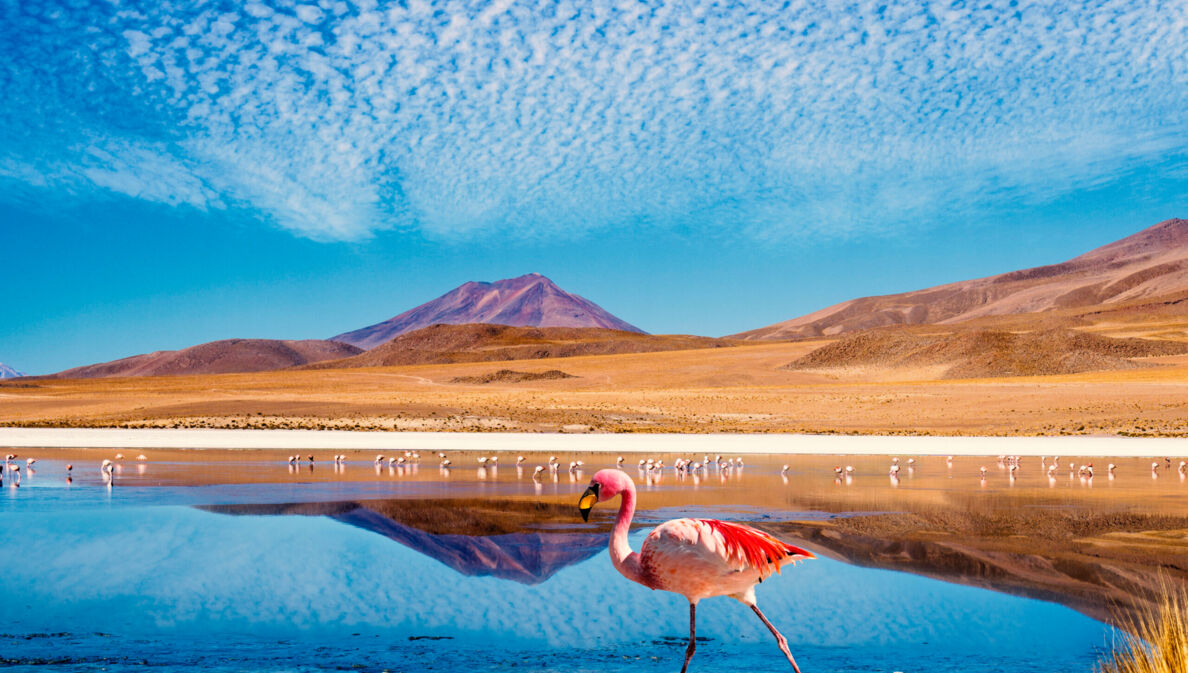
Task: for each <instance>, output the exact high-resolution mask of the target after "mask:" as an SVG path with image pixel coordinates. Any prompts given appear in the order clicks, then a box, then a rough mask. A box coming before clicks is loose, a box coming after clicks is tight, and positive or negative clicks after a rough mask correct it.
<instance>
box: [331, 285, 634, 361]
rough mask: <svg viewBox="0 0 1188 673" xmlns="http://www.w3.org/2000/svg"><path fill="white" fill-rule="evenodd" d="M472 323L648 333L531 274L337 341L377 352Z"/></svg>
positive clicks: (454, 294)
mask: <svg viewBox="0 0 1188 673" xmlns="http://www.w3.org/2000/svg"><path fill="white" fill-rule="evenodd" d="M471 323H489V324H495V325H516V326H520V327H601V328H605V329H612V330H621V331H625V332H641V333H642V332H643V330H641V329H639V328H638V327H636V326H634V325H630V324H628V323H626V322H623V321H622V320H619V319H618V318H616V317H615V316H613V315H611V314H610V313H608V312H607V311H605V310H604V309H603V308H602V307H601V306H599V305H597V304H595V303H594V302H592V301H590V300H588V299H585V298H584V297H579V296H578V295H576V294H570V293H568V292H566V291H565V290H562V289H561V288H559V287H557V285H556V284H555V283H554V282H553V281H551V280H549V279H548V278H545V277H544V276H542V275H540V274H539V273H530V274H527V275H525V276H520V277H518V278H506V279H504V280H497V281H495V282H493V283H480V282H473V281H472V282H469V283H465V284H463V285H460V286H458V287H457V288H454V289H453V290H451V291H450V292H447V293H446V294H443V295H442V296H440V297H438V298H437V299H434V300H433V301H431V302H428V303H425V304H422V305H420V306H418V307H416V308H414V309H411V310H408V311H405V312H404V313H401V314H400V315H398V316H396V317H394V318H391V319H389V320H385V321H384V322H381V323H378V324H375V325H370V326H368V327H364V328H362V329H357V330H354V331H352V332H347V333H345V334H339V335H338V336H336V337H334V338H333V339H334V341H342V342H344V343H349V344H354V345H355V346H359V347H360V348H374V347H376V346H378V345H380V344H382V343H386V342H388V341H390V340H392V339H394V338H395V337H398V336H400V335H401V334H407V333H408V332H412V331H415V330H418V329H421V328H422V327H428V326H430V325H437V324H446V325H464V324H471Z"/></svg>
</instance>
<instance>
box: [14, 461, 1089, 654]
mask: <svg viewBox="0 0 1188 673" xmlns="http://www.w3.org/2000/svg"><path fill="white" fill-rule="evenodd" d="M32 485H33V484H26V485H25V486H22V488H21V489H19V490H18V489H12V488H11V487H10V486H7V485H6V486H5V487H4V492H3V493H0V518H2V520H3V526H0V569H2V578H3V588H2V589H0V662H2V663H3V664H4V665H5V666H6V670H13V671H23V670H30V671H34V670H36V671H44V670H47V669H48V670H70V671H100V670H103V671H125V670H136V671H140V670H146V669H147V670H153V671H198V670H201V671H323V670H361V671H384V670H387V671H421V670H433V671H445V672H463V671H465V672H467V673H472V672H477V671H505V670H517V671H542V672H543V671H550V672H558V673H560V672H563V671H566V672H572V671H600V672H605V671H676V670H679V668H680V664H681V661H682V659H683V654H684V646H685V638H686V636H687V624H688V622H687V615H688V612H687V610H688V608H687V603H685V602H684V599H682V598H681V597H679V596H675V595H672V594H667V593H663V592H654V591H650V590H648V589H646V588H643V587H641V586H638V585H636V584H633V583H630V582H628V581H626V580H624V579H623V578H622V577H620V576H619V575H618V574H617V573H616V572H615V570H614V568H613V567H612V566H611V564H610V562H609V559H608V557H607V555H606V553H605V552H599V553H596V554H595V555H594V556H592V557H590V558H588V559H587V560H583V561H580V562H577V563H574V564H572V565H568V566H564V567H561V568H560V569H559V570H556V572H555V573H554V574H551V575H550V576H548V578H547V579H545V580H544V581H542V582H540V583H537V584H527V583H521V582H517V581H511V580H507V579H499V578H497V577H493V576H471V575H465V574H462V573H461V572H459V570H456V569H455V568H454V567H451V566H450V565H447V563H445V562H442V561H440V560H437V559H435V558H431V557H430V556H428V555H426V553H422V552H421V551H418V550H417V549H414V548H412V547H410V546H406V544H401V543H399V542H397V541H395V540H393V539H390V538H389V537H385V536H384V535H381V534H377V533H376V532H373V531H371V530H367V529H364V528H361V527H359V526H357V525H351V524H350V523H349V522H345V521H342V520H338V519H335V518H331V517H327V516H254V515H236V516H231V515H227V514H222V513H214V512H209V511H203V510H199V509H196V508H194V507H191V506H190V505H191V504H194V503H195V502H203V503H205V502H209V501H210V500H211V498H209V497H206V496H209V495H210V493H209V491H203V490H202V489H201V488H194V489H185V488H182V487H171V489H170V490H165V489H148V488H144V489H134V488H125V489H120V488H116V489H113V490H112V491H110V492H109V491H107V490H106V489H104V488H102V487H97V486H91V485H86V486H78V485H75V486H73V487H72V488H71V489H70V490H66V489H63V488H60V487H53V488H51V487H49V486H44V487H39V488H35V489H34V488H28V486H32ZM235 488H243V487H235ZM265 490H267V489H265ZM235 495H236V494H235V492H234V489H232V490H231V492H228V491H221V492H220V493H219V497H218V498H214V500H219V501H227V500H228V499H231V500H234V497H233V496H235ZM275 495H277V494H276V493H273V494H272V495H270V496H269V497H267V498H265V500H267V501H271V500H272V499H273V498H272V496H275ZM306 495H308V493H307V494H306ZM150 503H152V504H150ZM179 503H181V504H179ZM641 535H642V533H640V534H636V536H635V544H636V545H637V546H638V543H639V541H640V539H641ZM758 595H759V601H760V606H761V607H763V608H764V610H765V611H766V613H767V615H768V616H769V618H770V619H771V620H772V621H773V622H774V623H775V624H776V625H777V626H779V627H780V628H781V629H782V630H783V631H784V634H785V635H786V636H787V638H788V641H789V643H790V646H791V649H792V652H793V654H795V655H796V657H797V660H798V662H799V663H800V665H801V668H802V670H803V671H804V672H805V673H824V672H827V671H829V672H842V671H888V672H889V671H941V672H946V671H983V670H984V671H1002V670H1005V671H1010V672H1012V673H1023V672H1029V671H1036V672H1040V671H1042V672H1044V673H1060V672H1080V673H1088V672H1089V671H1091V670H1092V668H1093V664H1094V662H1095V661H1096V658H1097V656H1098V655H1099V654H1100V652H1101V650H1102V648H1104V647H1105V646H1106V645H1107V644H1108V642H1109V639H1110V637H1111V634H1110V631H1109V630H1108V629H1107V627H1105V626H1104V625H1102V624H1100V623H1098V622H1096V621H1094V620H1092V619H1089V618H1087V617H1085V616H1083V615H1081V614H1079V613H1077V612H1074V611H1072V610H1070V609H1068V608H1065V607H1062V606H1059V605H1055V604H1051V603H1045V602H1041V601H1036V600H1030V599H1025V598H1018V597H1013V596H1007V595H1004V594H999V593H995V592H990V591H985V590H981V589H976V588H971V587H966V586H960V585H955V584H949V583H945V582H941V581H936V580H931V579H928V578H924V577H920V576H915V575H910V574H902V573H896V572H891V571H883V570H872V569H866V568H859V567H855V566H849V565H846V564H843V563H840V562H836V561H831V560H828V559H819V560H815V561H809V562H805V563H802V564H800V565H799V566H797V567H795V568H787V569H785V572H784V574H783V576H778V577H776V578H773V579H772V580H770V581H768V582H765V583H764V584H762V585H761V586H760V587H759V588H758ZM698 618H699V619H698V635H699V636H702V637H704V638H705V639H706V640H705V641H703V642H702V643H701V645H700V646H699V648H698V652H697V655H696V657H695V659H694V661H693V665H692V667H691V670H692V671H703V672H704V671H751V670H790V667H788V665H787V663H786V661H784V659H783V658H782V655H781V654H780V652H779V650H778V649H777V648H776V646H775V643H774V641H773V640H772V639H771V636H770V634H768V632H767V631H766V629H765V628H764V627H763V626H762V624H760V623H759V621H758V620H757V619H756V618H755V617H754V615H753V614H752V613H751V612H750V611H749V610H748V609H746V608H745V607H744V606H742V605H741V604H739V603H737V602H735V601H733V600H731V599H728V598H719V599H711V600H708V601H704V602H702V603H701V605H700V606H699V609H698Z"/></svg>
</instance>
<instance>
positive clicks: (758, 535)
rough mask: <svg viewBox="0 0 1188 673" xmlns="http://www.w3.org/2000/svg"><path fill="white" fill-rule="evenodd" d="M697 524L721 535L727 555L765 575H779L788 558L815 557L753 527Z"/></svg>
mask: <svg viewBox="0 0 1188 673" xmlns="http://www.w3.org/2000/svg"><path fill="white" fill-rule="evenodd" d="M698 521H700V522H701V523H703V524H705V525H707V526H709V527H710V530H712V531H714V532H716V533H718V534H719V535H721V536H722V540H723V541H724V542H725V544H726V552H727V553H728V554H730V555H731V556H733V557H736V558H738V559H739V560H742V561H745V562H746V563H747V565H749V566H751V567H752V568H756V569H758V570H760V571H764V572H766V571H770V570H771V569H772V568H774V569H775V571H776V572H779V571H780V566H781V565H783V561H784V559H787V558H788V557H796V556H799V557H801V558H816V556H814V555H813V554H812V552H810V551H808V550H805V549H801V548H800V547H796V546H793V545H790V544H788V543H786V542H781V541H780V540H778V539H776V538H774V537H772V536H771V535H768V534H767V533H764V532H763V531H761V530H757V529H755V528H751V527H750V526H744V525H742V524H738V523H728V522H726V521H718V520H717V519H698ZM789 560H795V559H794V558H793V559H789Z"/></svg>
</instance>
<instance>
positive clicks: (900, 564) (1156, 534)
mask: <svg viewBox="0 0 1188 673" xmlns="http://www.w3.org/2000/svg"><path fill="white" fill-rule="evenodd" d="M967 517H968V515H967V514H961V513H955V514H944V515H938V514H935V513H932V514H924V515H921V513H919V512H915V513H899V514H877V515H867V516H857V517H844V518H840V519H832V520H829V521H812V522H788V523H782V524H775V525H774V526H772V527H771V528H770V530H771V532H773V533H777V534H779V533H782V534H783V536H784V537H785V538H795V539H798V540H801V541H804V542H805V543H806V546H808V547H810V548H812V549H813V550H815V551H826V552H827V553H828V554H829V555H830V556H833V557H834V558H837V559H839V560H842V561H845V562H846V563H850V564H853V565H859V566H866V567H871V568H883V569H888V570H898V571H906V572H911V573H915V574H917V575H923V576H925V577H931V578H933V579H939V580H944V581H946V582H954V583H957V584H965V585H969V586H975V587H981V588H983V589H991V590H994V591H1000V592H1003V593H1007V594H1013V595H1017V596H1026V597H1028V598H1037V599H1040V600H1045V601H1051V602H1054V603H1060V604H1062V605H1065V606H1068V607H1070V608H1072V609H1074V610H1077V611H1078V612H1081V613H1083V614H1085V615H1088V616H1090V617H1092V618H1094V619H1097V620H1099V621H1103V622H1106V623H1112V624H1115V625H1117V624H1119V623H1122V622H1124V621H1125V620H1126V618H1127V617H1128V616H1134V615H1136V614H1137V612H1136V611H1138V610H1139V609H1141V608H1143V607H1144V606H1149V605H1150V604H1151V603H1152V602H1156V603H1157V602H1158V601H1159V599H1160V597H1161V596H1162V594H1163V582H1164V581H1167V582H1171V583H1173V584H1174V583H1177V582H1188V570H1186V569H1185V568H1184V566H1183V560H1184V559H1185V558H1188V520H1186V519H1185V518H1184V517H1182V516H1174V515H1142V514H1113V513H1110V514H1072V513H1067V512H1063V511H1059V510H1052V511H1044V510H1037V511H1028V512H1023V511H1020V512H1007V513H1005V514H1002V515H1001V516H1000V517H999V518H998V519H996V520H993V521H990V520H983V521H978V522H977V523H978V526H975V527H971V526H969V525H968V522H967V521H962V519H963V518H967ZM979 527H980V530H979V529H978V528H979Z"/></svg>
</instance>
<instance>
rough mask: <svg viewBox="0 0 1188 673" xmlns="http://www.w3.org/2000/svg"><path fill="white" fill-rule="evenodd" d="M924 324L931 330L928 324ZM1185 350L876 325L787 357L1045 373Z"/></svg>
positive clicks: (1048, 335)
mask: <svg viewBox="0 0 1188 673" xmlns="http://www.w3.org/2000/svg"><path fill="white" fill-rule="evenodd" d="M924 330H926V331H924ZM1186 353H1188V343H1184V342H1182V341H1170V340H1163V339H1135V338H1116V337H1107V336H1102V335H1100V334H1091V333H1086V332H1079V331H1076V330H1071V329H1040V330H1036V331H1034V332H1015V331H1012V330H993V329H969V328H966V329H962V328H951V329H948V330H942V329H939V328H936V327H927V328H924V327H902V326H900V327H890V328H875V329H870V330H863V331H861V332H854V333H852V334H844V335H842V336H841V337H840V338H839V339H837V340H836V341H833V342H831V343H828V344H826V345H824V346H822V347H820V348H818V349H816V350H814V351H812V352H810V353H808V354H806V355H804V356H802V357H800V358H799V359H797V360H795V361H794V362H792V363H790V364H788V365H786V366H785V367H784V369H789V370H810V371H811V370H838V369H844V368H853V367H860V368H865V369H868V370H869V369H872V368H887V369H900V370H903V369H914V370H916V371H922V370H927V371H928V372H929V378H932V377H935V378H938V379H968V378H988V377H999V376H1046V375H1049V374H1077V373H1080V372H1091V371H1106V370H1117V369H1133V368H1136V367H1142V366H1146V365H1147V364H1148V363H1147V362H1146V361H1145V358H1151V357H1160V356H1167V355H1184V354H1186Z"/></svg>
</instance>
